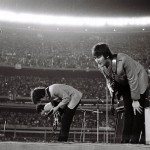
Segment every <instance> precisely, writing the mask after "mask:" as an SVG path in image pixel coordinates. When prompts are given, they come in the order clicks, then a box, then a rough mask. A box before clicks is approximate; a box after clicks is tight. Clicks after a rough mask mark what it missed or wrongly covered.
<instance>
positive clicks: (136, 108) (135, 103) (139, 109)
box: [132, 100, 143, 115]
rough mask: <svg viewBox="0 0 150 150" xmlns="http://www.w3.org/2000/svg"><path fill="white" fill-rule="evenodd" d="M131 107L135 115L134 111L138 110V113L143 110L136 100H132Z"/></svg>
mask: <svg viewBox="0 0 150 150" xmlns="http://www.w3.org/2000/svg"><path fill="white" fill-rule="evenodd" d="M132 107H133V111H134V115H136V111H138V112H139V113H140V114H141V113H142V112H143V110H142V106H140V103H139V101H137V100H136V101H134V100H133V102H132Z"/></svg>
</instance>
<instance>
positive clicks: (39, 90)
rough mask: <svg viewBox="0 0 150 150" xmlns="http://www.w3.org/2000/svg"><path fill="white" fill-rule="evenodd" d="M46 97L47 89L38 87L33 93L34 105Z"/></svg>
mask: <svg viewBox="0 0 150 150" xmlns="http://www.w3.org/2000/svg"><path fill="white" fill-rule="evenodd" d="M44 96H45V87H37V88H35V89H34V90H32V91H31V100H32V102H33V103H34V104H37V103H38V102H40V101H41V98H43V97H44Z"/></svg>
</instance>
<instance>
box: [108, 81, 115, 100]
mask: <svg viewBox="0 0 150 150" xmlns="http://www.w3.org/2000/svg"><path fill="white" fill-rule="evenodd" d="M107 87H108V90H109V93H110V96H111V97H112V96H113V92H114V90H113V88H112V85H111V84H109V83H108V84H107Z"/></svg>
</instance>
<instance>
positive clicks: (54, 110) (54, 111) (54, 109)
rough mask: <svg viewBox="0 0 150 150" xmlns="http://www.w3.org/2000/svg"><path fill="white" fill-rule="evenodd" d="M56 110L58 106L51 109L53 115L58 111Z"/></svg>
mask: <svg viewBox="0 0 150 150" xmlns="http://www.w3.org/2000/svg"><path fill="white" fill-rule="evenodd" d="M58 108H59V107H58V106H56V107H54V108H53V114H55V113H56V112H57V111H58Z"/></svg>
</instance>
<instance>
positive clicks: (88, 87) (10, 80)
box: [0, 75, 106, 99]
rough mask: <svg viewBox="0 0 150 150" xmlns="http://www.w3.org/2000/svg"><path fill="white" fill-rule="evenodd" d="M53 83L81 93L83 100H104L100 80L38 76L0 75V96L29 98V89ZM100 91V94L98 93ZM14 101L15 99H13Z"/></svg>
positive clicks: (103, 91) (102, 84) (103, 83)
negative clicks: (66, 85)
mask: <svg viewBox="0 0 150 150" xmlns="http://www.w3.org/2000/svg"><path fill="white" fill-rule="evenodd" d="M54 83H62V84H68V85H71V86H73V87H75V88H76V89H78V90H79V91H81V92H82V93H83V98H84V99H90V98H96V97H97V96H98V97H101V98H105V86H106V84H105V81H103V80H100V78H83V77H82V78H79V77H78V78H71V77H70V78H65V77H62V78H59V77H54V78H48V77H38V76H36V77H35V76H3V75H0V96H8V95H10V94H12V95H13V96H14V97H28V98H29V97H30V91H31V89H33V88H35V87H38V86H44V87H47V86H49V85H51V84H54ZM99 91H100V92H99ZM14 99H15V98H14Z"/></svg>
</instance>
